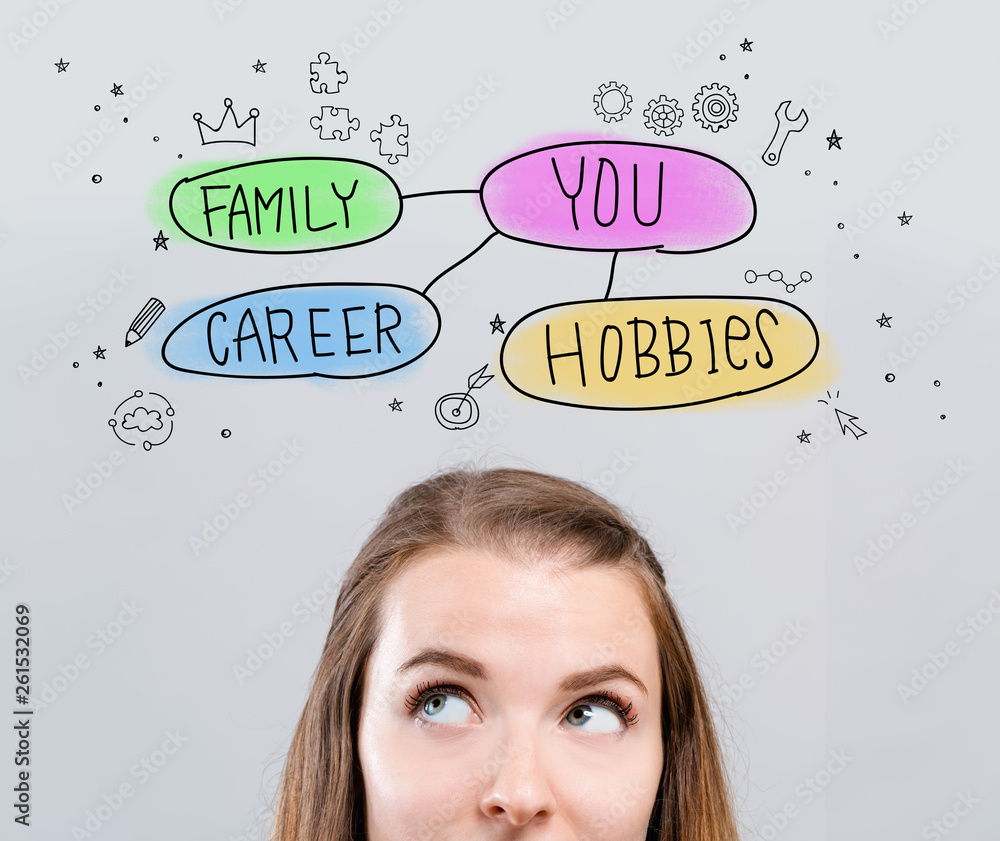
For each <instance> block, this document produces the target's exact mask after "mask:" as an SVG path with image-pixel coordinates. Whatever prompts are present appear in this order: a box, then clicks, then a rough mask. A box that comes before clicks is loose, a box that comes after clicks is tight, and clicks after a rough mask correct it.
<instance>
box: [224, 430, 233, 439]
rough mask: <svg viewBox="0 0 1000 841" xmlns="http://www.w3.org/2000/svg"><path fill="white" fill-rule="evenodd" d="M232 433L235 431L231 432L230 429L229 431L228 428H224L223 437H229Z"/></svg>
mask: <svg viewBox="0 0 1000 841" xmlns="http://www.w3.org/2000/svg"><path fill="white" fill-rule="evenodd" d="M232 434H233V433H232V432H230V431H229V430H228V429H223V430H222V437H223V438H228V437H229V436H230V435H232Z"/></svg>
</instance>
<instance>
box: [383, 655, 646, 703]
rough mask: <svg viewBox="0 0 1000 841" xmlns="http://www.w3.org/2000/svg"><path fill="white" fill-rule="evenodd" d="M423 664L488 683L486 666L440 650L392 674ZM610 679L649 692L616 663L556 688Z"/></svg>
mask: <svg viewBox="0 0 1000 841" xmlns="http://www.w3.org/2000/svg"><path fill="white" fill-rule="evenodd" d="M427 665H429V666H443V667H444V668H447V669H452V670H454V671H456V672H458V673H459V674H463V675H468V676H469V677H471V678H475V679H476V680H483V681H488V680H489V673H488V672H487V671H486V667H485V666H484V665H483V664H482V663H480V662H479V661H478V660H476V659H475V658H473V657H467V656H466V655H464V654H458V653H457V652H454V651H446V650H443V649H440V648H425V649H423V650H422V651H420V652H419V653H418V654H416V655H414V656H413V657H411V658H410V659H409V660H407V661H406V662H405V663H403V665H402V666H400V667H399V668H398V669H396V674H398V675H399V674H402V673H403V672H405V671H408V670H409V669H415V668H416V667H417V666H427ZM611 680H625V681H628V682H629V683H632V684H634V685H635V686H636V688H637V689H639V690H640V691H641V692H642V694H643V695H646V696H648V695H649V690H648V689H646V684H644V683H643V682H642V681H641V680H640V679H639V678H638V676H637V675H636V674H635V673H634V672H632V671H631V670H629V669H627V668H625V666H622V665H621V664H619V663H611V664H609V665H606V666H598V667H597V668H594V669H588V670H586V671H583V672H574V673H573V674H571V675H567V676H566V677H565V678H563V680H562V683H560V684H559V689H560V691H562V692H582V691H583V690H584V689H588V688H589V687H591V686H595V685H596V684H599V683H607V682H608V681H611Z"/></svg>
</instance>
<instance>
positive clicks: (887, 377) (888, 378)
mask: <svg viewBox="0 0 1000 841" xmlns="http://www.w3.org/2000/svg"><path fill="white" fill-rule="evenodd" d="M895 379H896V375H895V374H886V375H885V381H886V382H887V383H891V382H892V381H893V380H895Z"/></svg>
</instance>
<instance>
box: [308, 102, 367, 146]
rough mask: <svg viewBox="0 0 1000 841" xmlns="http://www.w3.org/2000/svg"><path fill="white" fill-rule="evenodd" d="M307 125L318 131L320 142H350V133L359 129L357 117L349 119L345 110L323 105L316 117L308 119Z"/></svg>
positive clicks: (348, 113)
mask: <svg viewBox="0 0 1000 841" xmlns="http://www.w3.org/2000/svg"><path fill="white" fill-rule="evenodd" d="M309 125H311V126H312V127H313V128H314V129H317V130H318V131H319V139H320V140H350V139H351V132H352V131H357V130H358V129H359V128H360V127H361V122H360V121H359V120H358V118H357V117H353V118H352V117H351V112H350V110H349V109H347V108H333V107H332V106H329V105H324V106H322V107H321V108H320V109H319V116H318V117H310V118H309Z"/></svg>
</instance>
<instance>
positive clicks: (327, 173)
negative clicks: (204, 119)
mask: <svg viewBox="0 0 1000 841" xmlns="http://www.w3.org/2000/svg"><path fill="white" fill-rule="evenodd" d="M402 213H403V203H402V198H401V195H400V192H399V187H398V186H396V182H395V181H393V180H392V178H391V177H390V176H389V174H388V173H386V172H383V171H382V170H381V169H379V168H378V167H376V166H373V165H372V164H368V163H365V162H364V161H355V160H349V159H346V158H275V159H273V160H267V161H253V162H251V163H245V164H236V165H235V166H228V167H224V168H223V169H216V170H213V171H211V172H205V173H202V174H201V175H196V176H194V177H189V178H183V179H181V180H180V181H178V182H177V183H176V184H175V185H174V188H173V190H171V192H170V216H171V218H172V219H173V220H174V223H175V224H176V225H177V227H179V228H180V229H181V230H182V231H184V233H186V234H187V235H188V236H189V237H191V238H192V239H196V240H198V241H199V242H203V243H205V244H206V245H212V246H215V247H216V248H226V249H229V250H231V251H253V252H259V253H265V254H299V253H303V252H308V251H329V250H331V249H334V248H347V247H349V246H352V245H360V244H361V243H363V242H370V241H371V240H373V239H377V238H378V237H380V236H383V235H384V234H387V233H388V232H389V231H391V230H392V229H393V228H394V227H395V226H396V223H397V222H398V221H399V217H400V216H401V215H402Z"/></svg>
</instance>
